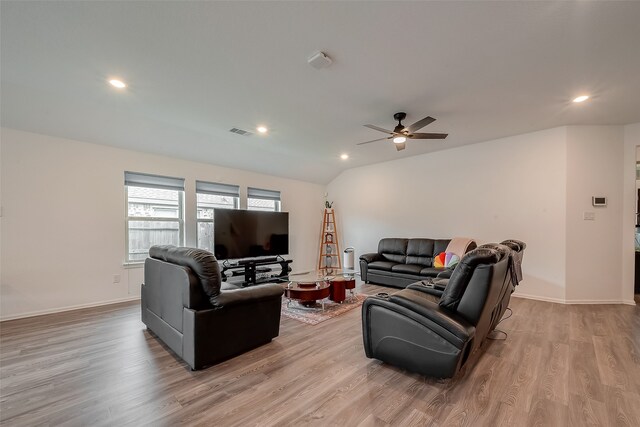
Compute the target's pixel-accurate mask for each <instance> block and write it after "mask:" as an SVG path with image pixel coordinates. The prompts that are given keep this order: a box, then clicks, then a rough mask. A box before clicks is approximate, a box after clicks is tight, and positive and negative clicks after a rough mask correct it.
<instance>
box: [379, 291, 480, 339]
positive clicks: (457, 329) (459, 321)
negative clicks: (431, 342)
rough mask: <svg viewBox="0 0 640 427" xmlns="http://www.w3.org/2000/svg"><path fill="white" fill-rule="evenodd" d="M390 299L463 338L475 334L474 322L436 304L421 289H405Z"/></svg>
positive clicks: (468, 337)
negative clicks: (471, 322)
mask: <svg viewBox="0 0 640 427" xmlns="http://www.w3.org/2000/svg"><path fill="white" fill-rule="evenodd" d="M389 301H391V302H393V303H395V304H398V305H400V306H402V307H405V308H407V309H409V310H411V311H413V312H415V313H418V314H420V315H421V316H424V317H426V318H427V319H429V320H431V321H432V322H434V323H435V324H437V325H439V326H441V327H443V328H444V329H446V330H447V331H449V332H450V333H452V334H453V335H455V336H456V337H458V338H459V339H461V340H464V341H467V340H469V339H471V338H472V337H473V336H474V335H475V331H476V328H475V327H474V326H473V325H472V324H470V323H469V322H467V321H466V320H464V319H463V318H462V317H460V316H458V315H456V314H455V313H452V312H451V311H449V310H446V309H443V308H442V307H440V306H439V305H438V304H435V303H434V302H432V301H431V300H429V298H428V297H427V296H426V295H425V294H424V293H422V292H420V291H416V290H413V289H405V290H403V291H400V292H398V293H396V294H394V295H391V296H390V297H389Z"/></svg>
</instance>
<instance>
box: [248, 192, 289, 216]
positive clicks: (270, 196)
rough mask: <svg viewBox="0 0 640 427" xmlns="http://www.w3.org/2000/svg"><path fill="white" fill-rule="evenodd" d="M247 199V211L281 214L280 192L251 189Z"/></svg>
mask: <svg viewBox="0 0 640 427" xmlns="http://www.w3.org/2000/svg"><path fill="white" fill-rule="evenodd" d="M247 197H248V198H247V209H248V210H250V211H271V212H280V207H281V206H280V192H279V191H273V190H261V189H259V188H252V187H249V188H248V189H247Z"/></svg>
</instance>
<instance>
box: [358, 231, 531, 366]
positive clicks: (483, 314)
mask: <svg viewBox="0 0 640 427" xmlns="http://www.w3.org/2000/svg"><path fill="white" fill-rule="evenodd" d="M520 243H521V242H520ZM523 249H524V245H522V246H521V249H520V252H519V253H518V252H517V251H515V250H513V249H511V248H510V247H508V246H506V245H501V244H500V245H497V244H489V245H485V246H484V247H479V248H477V249H474V250H472V251H471V252H469V253H467V254H466V255H465V256H464V257H463V258H462V260H461V261H460V263H459V264H458V265H457V266H456V267H455V269H454V270H453V273H452V275H451V278H450V279H449V280H448V283H446V286H445V288H444V291H438V290H437V289H433V288H432V287H431V286H429V285H430V283H431V282H432V281H431V280H427V281H424V282H419V283H415V284H412V285H409V286H408V287H407V288H406V289H404V290H402V291H399V292H397V293H396V294H393V295H390V296H387V297H376V296H374V297H369V298H367V299H366V300H365V302H364V304H363V306H362V325H363V330H362V332H363V339H364V348H365V353H366V355H367V357H369V358H376V359H379V360H382V361H384V362H387V363H389V364H392V365H395V366H399V367H401V368H405V369H407V370H410V371H412V372H417V373H420V374H423V375H427V376H432V377H438V378H450V377H453V376H454V375H455V374H456V373H457V372H458V371H459V370H460V368H461V367H462V366H464V364H465V362H466V361H467V360H468V359H469V356H470V355H471V354H473V352H474V351H476V350H477V349H478V348H479V347H480V345H481V344H482V342H483V340H484V339H485V338H486V336H487V335H488V334H489V333H490V332H491V331H492V330H493V329H494V328H495V327H496V325H497V324H498V322H499V320H500V319H501V317H502V315H503V314H504V310H505V309H506V306H507V305H508V304H509V298H510V296H511V292H513V289H514V287H515V285H516V284H517V283H518V281H519V280H520V277H521V275H519V274H518V273H519V271H518V269H519V264H518V262H519V260H521V259H522V250H523ZM425 282H426V283H425Z"/></svg>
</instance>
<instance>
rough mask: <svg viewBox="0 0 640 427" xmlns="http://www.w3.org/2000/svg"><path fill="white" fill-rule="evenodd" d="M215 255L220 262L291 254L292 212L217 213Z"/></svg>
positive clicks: (214, 216) (214, 224) (214, 236)
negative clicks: (290, 218) (290, 214)
mask: <svg viewBox="0 0 640 427" xmlns="http://www.w3.org/2000/svg"><path fill="white" fill-rule="evenodd" d="M213 243H214V255H215V256H216V258H218V259H237V258H253V257H261V256H273V255H286V254H288V253H289V213H288V212H262V211H247V210H240V209H214V210H213Z"/></svg>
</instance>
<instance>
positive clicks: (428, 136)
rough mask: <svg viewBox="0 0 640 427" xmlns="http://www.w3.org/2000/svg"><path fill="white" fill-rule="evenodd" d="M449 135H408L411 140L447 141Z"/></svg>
mask: <svg viewBox="0 0 640 427" xmlns="http://www.w3.org/2000/svg"><path fill="white" fill-rule="evenodd" d="M447 135H449V134H448V133H414V134H410V135H407V137H408V138H410V139H445V138H446V137H447Z"/></svg>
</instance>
